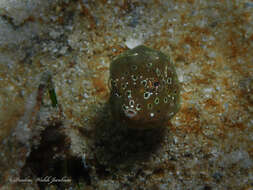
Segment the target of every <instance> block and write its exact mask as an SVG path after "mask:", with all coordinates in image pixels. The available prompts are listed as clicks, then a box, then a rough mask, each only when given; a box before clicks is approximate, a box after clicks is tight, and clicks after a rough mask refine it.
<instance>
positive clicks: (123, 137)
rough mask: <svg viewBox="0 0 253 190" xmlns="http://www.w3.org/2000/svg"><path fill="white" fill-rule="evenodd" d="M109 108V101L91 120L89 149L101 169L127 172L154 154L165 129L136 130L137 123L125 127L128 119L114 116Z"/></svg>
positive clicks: (165, 132) (158, 127)
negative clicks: (93, 120)
mask: <svg viewBox="0 0 253 190" xmlns="http://www.w3.org/2000/svg"><path fill="white" fill-rule="evenodd" d="M106 107H107V108H106ZM109 108H110V107H109V104H108V105H106V106H105V108H104V111H102V112H101V116H100V119H98V120H97V121H96V123H95V127H94V144H93V147H94V148H93V150H95V155H96V160H97V161H98V163H99V165H101V166H104V167H105V168H111V169H112V170H114V169H116V170H118V169H123V170H127V171H128V170H129V169H130V168H132V167H133V166H134V165H135V164H138V163H141V162H145V161H148V160H149V158H150V156H151V155H152V154H154V153H156V151H157V150H158V149H159V147H160V144H161V142H162V141H163V140H164V136H166V135H167V134H168V133H167V132H168V128H166V127H163V126H160V125H157V127H156V126H154V128H153V129H147V130H140V129H137V128H138V127H140V126H137V125H136V126H132V128H131V127H130V128H129V126H128V125H129V123H128V122H126V121H123V120H116V119H114V118H113V117H112V116H111V115H110V113H109V112H108V109H109Z"/></svg>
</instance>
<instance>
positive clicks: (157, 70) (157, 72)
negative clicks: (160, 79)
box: [156, 68, 161, 76]
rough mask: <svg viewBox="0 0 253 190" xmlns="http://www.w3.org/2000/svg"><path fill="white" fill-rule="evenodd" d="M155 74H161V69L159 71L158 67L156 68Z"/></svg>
mask: <svg viewBox="0 0 253 190" xmlns="http://www.w3.org/2000/svg"><path fill="white" fill-rule="evenodd" d="M156 74H157V76H160V75H161V71H160V69H159V68H156Z"/></svg>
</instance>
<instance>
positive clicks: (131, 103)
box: [129, 100, 134, 108]
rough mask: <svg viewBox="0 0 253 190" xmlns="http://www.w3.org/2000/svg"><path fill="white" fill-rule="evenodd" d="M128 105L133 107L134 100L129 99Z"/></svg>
mask: <svg viewBox="0 0 253 190" xmlns="http://www.w3.org/2000/svg"><path fill="white" fill-rule="evenodd" d="M129 106H130V107H131V108H132V107H134V100H130V101H129Z"/></svg>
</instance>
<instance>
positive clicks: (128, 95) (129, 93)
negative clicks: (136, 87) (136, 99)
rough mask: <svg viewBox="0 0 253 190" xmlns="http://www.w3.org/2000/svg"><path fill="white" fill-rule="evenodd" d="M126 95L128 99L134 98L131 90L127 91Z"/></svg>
mask: <svg viewBox="0 0 253 190" xmlns="http://www.w3.org/2000/svg"><path fill="white" fill-rule="evenodd" d="M126 95H127V97H128V98H131V97H132V95H131V90H127V91H126Z"/></svg>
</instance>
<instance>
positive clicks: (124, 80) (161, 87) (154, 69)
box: [109, 45, 180, 129]
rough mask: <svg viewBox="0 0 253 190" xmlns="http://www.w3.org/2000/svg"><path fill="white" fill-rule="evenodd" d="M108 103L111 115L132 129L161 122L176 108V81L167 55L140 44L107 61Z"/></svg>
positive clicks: (177, 101)
mask: <svg viewBox="0 0 253 190" xmlns="http://www.w3.org/2000/svg"><path fill="white" fill-rule="evenodd" d="M109 86H110V89H111V96H110V106H111V111H112V115H113V117H114V119H116V120H119V121H121V122H124V123H125V124H127V126H128V127H130V128H134V129H150V128H155V127H160V126H164V124H165V123H166V122H167V121H168V120H169V119H170V118H172V117H173V116H174V115H175V114H176V113H177V111H178V110H179V90H180V86H179V82H178V78H177V74H176V71H175V68H174V65H173V63H172V61H171V60H170V58H169V57H168V56H166V55H165V54H163V53H162V52H160V51H157V50H153V49H150V48H148V47H145V46H143V45H140V46H137V47H135V48H134V49H131V50H128V51H126V52H124V53H122V54H120V55H119V56H117V57H116V58H115V59H114V60H113V61H112V62H111V65H110V82H109Z"/></svg>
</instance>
